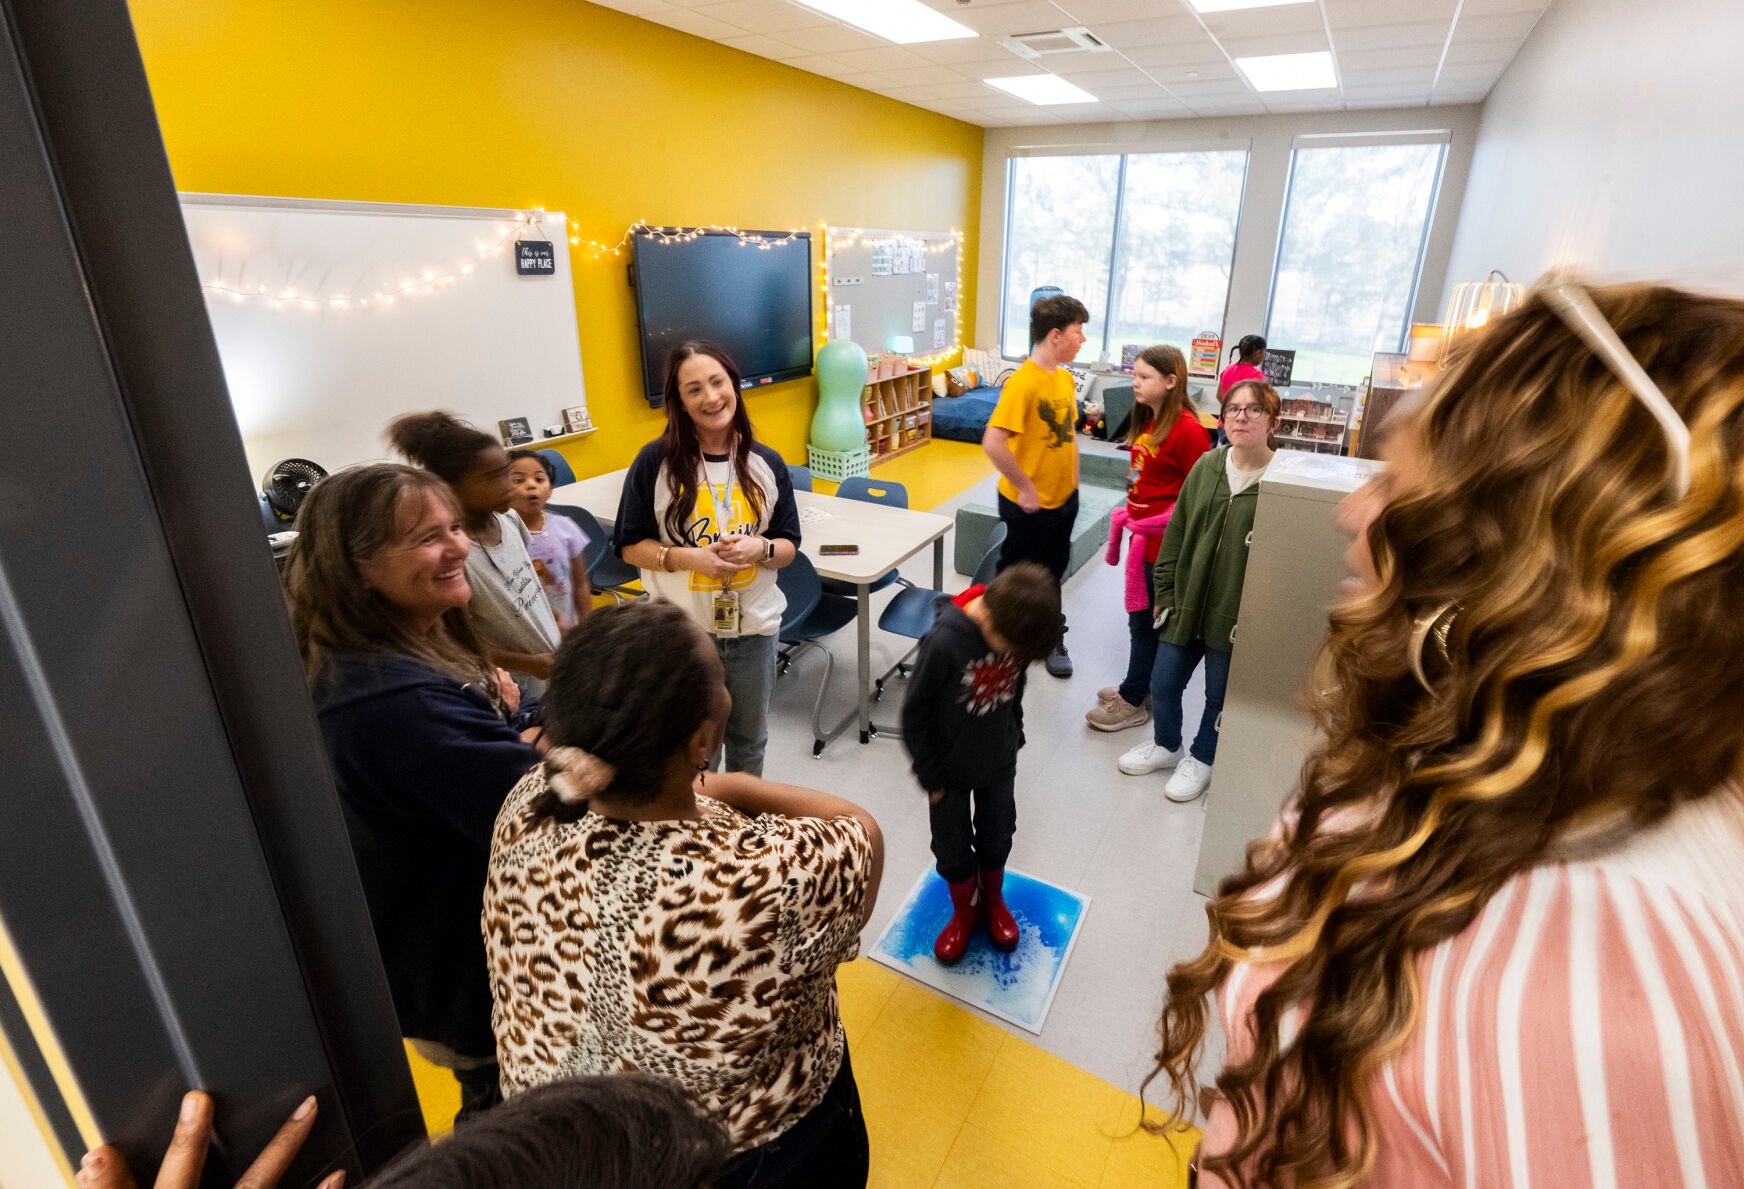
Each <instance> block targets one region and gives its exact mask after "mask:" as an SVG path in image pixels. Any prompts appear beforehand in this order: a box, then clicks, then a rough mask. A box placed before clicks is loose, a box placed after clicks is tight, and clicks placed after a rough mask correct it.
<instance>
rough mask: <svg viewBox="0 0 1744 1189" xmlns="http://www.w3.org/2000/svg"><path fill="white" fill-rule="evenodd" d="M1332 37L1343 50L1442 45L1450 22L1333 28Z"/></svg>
mask: <svg viewBox="0 0 1744 1189" xmlns="http://www.w3.org/2000/svg"><path fill="white" fill-rule="evenodd" d="M1332 36H1333V40H1334V41H1335V42H1336V43H1337V44H1338V48H1339V50H1340V51H1344V50H1390V49H1394V48H1396V47H1399V46H1406V47H1410V46H1418V47H1422V46H1426V45H1433V46H1436V47H1437V48H1439V47H1440V46H1441V45H1442V43H1444V42H1445V41H1446V40H1447V25H1446V24H1445V23H1443V22H1441V21H1412V22H1408V23H1404V24H1398V25H1375V26H1372V27H1369V28H1364V29H1346V30H1345V31H1343V32H1342V33H1341V32H1338V31H1337V30H1334V31H1333V35H1332Z"/></svg>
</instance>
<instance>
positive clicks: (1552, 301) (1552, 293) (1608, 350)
mask: <svg viewBox="0 0 1744 1189" xmlns="http://www.w3.org/2000/svg"><path fill="white" fill-rule="evenodd" d="M1544 300H1545V302H1546V304H1548V305H1549V306H1550V308H1551V309H1553V310H1555V311H1556V312H1557V313H1558V314H1560V315H1561V316H1562V320H1563V321H1564V322H1566V323H1568V325H1569V327H1570V329H1572V330H1573V331H1574V332H1575V333H1576V334H1577V335H1579V336H1580V337H1581V340H1582V341H1583V342H1585V343H1586V345H1587V346H1589V347H1591V348H1592V349H1593V354H1595V355H1597V356H1598V357H1599V358H1600V359H1602V360H1604V361H1605V363H1606V365H1607V366H1609V367H1610V369H1611V371H1613V372H1614V373H1616V376H1617V378H1618V379H1619V380H1621V381H1623V385H1624V387H1626V388H1628V389H1629V391H1630V392H1632V393H1633V394H1634V395H1635V399H1636V400H1638V401H1640V402H1641V403H1642V404H1643V405H1645V406H1646V407H1647V411H1648V412H1649V413H1651V414H1653V419H1654V420H1655V421H1657V422H1659V428H1660V429H1661V430H1662V431H1664V433H1665V445H1666V449H1667V451H1668V452H1669V453H1670V455H1671V475H1670V482H1671V489H1672V493H1673V495H1674V496H1675V498H1677V499H1680V500H1681V499H1682V498H1683V497H1684V496H1685V495H1687V494H1688V493H1689V485H1690V474H1689V471H1690V431H1689V426H1688V425H1686V424H1684V420H1683V418H1682V417H1680V416H1678V412H1677V410H1676V409H1675V408H1673V407H1672V404H1671V402H1670V401H1669V400H1667V399H1665V393H1663V392H1661V391H1660V390H1659V385H1657V384H1655V383H1654V382H1653V380H1652V379H1651V378H1649V376H1648V375H1647V371H1646V369H1645V368H1643V367H1642V366H1641V361H1640V360H1638V359H1636V358H1635V356H1633V355H1631V354H1630V353H1629V348H1628V347H1625V346H1624V345H1623V340H1622V339H1620V338H1618V337H1617V332H1616V331H1615V330H1614V329H1612V327H1611V324H1610V323H1609V322H1607V321H1605V316H1604V315H1603V314H1601V313H1599V307H1597V306H1595V305H1594V304H1593V299H1592V297H1591V296H1589V295H1588V293H1587V291H1586V290H1585V289H1584V288H1582V287H1581V286H1580V285H1577V284H1575V283H1573V282H1572V281H1565V282H1563V283H1561V284H1555V285H1550V286H1547V287H1546V288H1545V290H1544Z"/></svg>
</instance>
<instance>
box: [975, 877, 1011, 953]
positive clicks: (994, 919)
mask: <svg viewBox="0 0 1744 1189" xmlns="http://www.w3.org/2000/svg"><path fill="white" fill-rule="evenodd" d="M981 902H982V911H983V912H984V913H985V914H986V916H987V936H988V937H990V938H992V939H993V948H994V949H998V950H1005V951H1007V952H1009V951H1011V950H1014V949H1016V948H1017V920H1016V918H1014V917H1013V916H1012V915H1011V909H1009V908H1007V907H1005V868H1003V867H992V868H982V870H981Z"/></svg>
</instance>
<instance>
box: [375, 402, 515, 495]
mask: <svg viewBox="0 0 1744 1189" xmlns="http://www.w3.org/2000/svg"><path fill="white" fill-rule="evenodd" d="M387 438H388V444H389V445H391V446H392V447H393V448H394V449H395V450H398V451H399V452H400V453H401V454H403V455H405V457H406V458H407V459H408V460H409V461H410V462H411V463H412V464H413V465H414V466H421V467H423V468H424V469H425V470H427V471H430V472H432V473H434V474H437V475H440V476H441V477H442V479H443V481H444V482H446V483H459V482H460V481H461V480H462V479H464V478H466V474H467V472H468V471H470V470H472V468H473V467H474V466H476V465H477V464H478V456H479V454H480V453H482V452H483V451H485V450H488V449H490V448H491V447H492V446H500V445H502V443H501V442H499V441H497V440H496V439H495V438H493V437H491V436H490V435H489V434H487V433H485V432H484V431H483V430H478V429H474V428H473V427H472V426H470V425H468V424H467V423H466V422H464V421H461V420H458V419H457V418H455V417H454V416H452V415H451V414H448V413H407V414H406V415H405V416H404V417H396V418H394V419H393V420H392V421H390V422H388V430H387Z"/></svg>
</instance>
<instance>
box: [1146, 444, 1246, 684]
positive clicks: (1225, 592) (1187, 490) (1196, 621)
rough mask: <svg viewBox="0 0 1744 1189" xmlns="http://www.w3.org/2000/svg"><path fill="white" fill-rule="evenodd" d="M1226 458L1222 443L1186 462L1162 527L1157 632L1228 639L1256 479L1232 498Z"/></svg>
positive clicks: (1224, 644) (1215, 643)
mask: <svg viewBox="0 0 1744 1189" xmlns="http://www.w3.org/2000/svg"><path fill="white" fill-rule="evenodd" d="M1228 466H1229V447H1228V446H1219V447H1218V448H1217V449H1215V450H1213V451H1211V452H1210V453H1208V454H1205V455H1202V456H1201V457H1200V459H1199V461H1198V462H1196V463H1194V464H1193V469H1192V470H1191V471H1189V472H1187V481H1186V482H1185V483H1183V484H1182V485H1181V494H1180V496H1179V497H1178V498H1177V499H1176V500H1175V511H1174V515H1173V516H1171V517H1170V519H1169V527H1168V530H1167V531H1166V532H1164V534H1163V548H1162V552H1161V553H1159V554H1158V555H1157V565H1156V589H1155V590H1154V591H1153V595H1154V597H1153V600H1152V602H1151V606H1152V607H1154V608H1156V612H1157V617H1158V620H1159V624H1158V629H1159V631H1160V632H1161V633H1162V638H1163V639H1164V640H1166V641H1168V642H1169V643H1170V644H1187V643H1190V642H1192V641H1193V640H1197V639H1201V638H1203V639H1204V641H1205V646H1206V647H1207V648H1215V649H1217V650H1218V651H1219V652H1229V651H1231V650H1232V649H1234V647H1235V617H1236V613H1237V612H1239V611H1240V610H1241V583H1242V578H1243V576H1244V575H1245V574H1246V572H1247V548H1248V543H1249V541H1250V540H1251V539H1252V537H1253V523H1254V510H1255V509H1256V508H1257V507H1258V506H1259V502H1260V485H1259V484H1258V483H1257V482H1256V483H1250V484H1248V486H1247V489H1246V490H1245V491H1243V492H1242V493H1241V494H1240V495H1237V496H1235V497H1233V498H1232V497H1231V496H1230V494H1229V472H1228Z"/></svg>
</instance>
